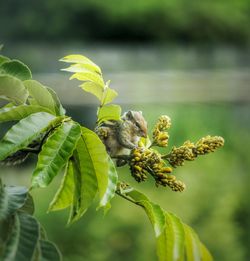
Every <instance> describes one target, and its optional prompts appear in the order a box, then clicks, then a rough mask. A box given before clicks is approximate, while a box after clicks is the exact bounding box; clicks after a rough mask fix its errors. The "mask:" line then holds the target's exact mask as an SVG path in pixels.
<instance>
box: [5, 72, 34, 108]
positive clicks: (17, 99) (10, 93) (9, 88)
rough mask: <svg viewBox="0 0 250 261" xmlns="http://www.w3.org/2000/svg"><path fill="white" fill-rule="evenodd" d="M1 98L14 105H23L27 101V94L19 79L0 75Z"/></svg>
mask: <svg viewBox="0 0 250 261" xmlns="http://www.w3.org/2000/svg"><path fill="white" fill-rule="evenodd" d="M1 96H2V97H3V98H6V99H7V100H10V101H12V102H14V103H15V104H23V103H25V101H26V100H27V98H28V96H29V93H28V91H27V90H26V88H25V87H24V85H23V83H22V82H21V81H20V80H19V79H17V78H15V77H12V76H9V75H0V97H1Z"/></svg>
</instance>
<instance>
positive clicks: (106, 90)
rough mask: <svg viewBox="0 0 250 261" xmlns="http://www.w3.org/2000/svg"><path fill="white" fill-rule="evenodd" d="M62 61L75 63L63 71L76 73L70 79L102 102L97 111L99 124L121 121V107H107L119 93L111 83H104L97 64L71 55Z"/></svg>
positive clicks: (85, 58) (80, 56) (79, 56)
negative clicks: (107, 121)
mask: <svg viewBox="0 0 250 261" xmlns="http://www.w3.org/2000/svg"><path fill="white" fill-rule="evenodd" d="M60 61H62V62H67V63H73V65H71V66H70V67H68V68H66V69H62V70H63V71H68V72H72V73H74V74H73V75H72V76H71V77H70V79H77V80H79V81H83V82H84V83H83V84H81V85H80V87H81V88H82V89H83V90H84V91H86V92H89V93H91V94H93V95H94V96H96V97H97V99H98V100H99V101H100V106H99V109H98V111H97V122H98V123H100V122H102V121H105V120H119V119H120V114H121V107H120V106H119V105H113V104H112V105H107V104H109V103H111V102H112V101H113V100H114V99H115V97H116V96H117V92H116V91H115V90H113V89H111V88H110V87H109V85H110V81H107V82H106V83H104V80H103V77H102V71H101V69H100V68H99V66H97V65H96V64H95V63H93V62H92V61H91V60H89V59H88V58H87V57H85V56H83V55H69V56H66V57H64V58H62V59H61V60H60Z"/></svg>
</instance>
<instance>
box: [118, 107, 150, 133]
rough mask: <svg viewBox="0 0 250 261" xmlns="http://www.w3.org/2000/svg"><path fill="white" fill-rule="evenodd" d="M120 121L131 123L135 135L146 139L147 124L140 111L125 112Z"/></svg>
mask: <svg viewBox="0 0 250 261" xmlns="http://www.w3.org/2000/svg"><path fill="white" fill-rule="evenodd" d="M122 120H127V121H131V122H132V123H133V125H134V127H135V133H136V135H137V136H139V137H145V138H146V137H147V122H146V120H145V119H144V117H143V116H142V112H141V111H127V112H125V113H124V114H123V116H122Z"/></svg>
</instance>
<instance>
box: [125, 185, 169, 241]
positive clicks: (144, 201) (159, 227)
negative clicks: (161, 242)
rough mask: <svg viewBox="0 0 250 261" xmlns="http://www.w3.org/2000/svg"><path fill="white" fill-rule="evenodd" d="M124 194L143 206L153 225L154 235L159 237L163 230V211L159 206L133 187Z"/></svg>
mask: <svg viewBox="0 0 250 261" xmlns="http://www.w3.org/2000/svg"><path fill="white" fill-rule="evenodd" d="M126 194H127V195H128V196H129V197H130V198H132V199H133V200H134V201H135V202H136V203H137V204H139V205H140V206H142V207H143V208H144V210H145V212H146V214H147V216H148V217H149V220H150V222H151V223H152V225H153V228H154V232H155V236H156V237H159V236H160V235H161V234H162V233H163V232H164V228H165V213H164V211H163V210H162V209H161V207H160V206H159V205H157V204H154V203H153V202H151V201H149V199H148V198H147V197H146V196H145V195H144V194H143V193H141V192H139V191H137V190H134V189H133V190H131V191H129V192H127V193H126Z"/></svg>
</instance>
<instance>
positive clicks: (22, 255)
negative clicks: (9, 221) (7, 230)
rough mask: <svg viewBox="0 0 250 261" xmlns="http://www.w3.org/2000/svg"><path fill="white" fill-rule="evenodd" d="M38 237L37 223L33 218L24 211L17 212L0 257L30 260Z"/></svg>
mask: <svg viewBox="0 0 250 261" xmlns="http://www.w3.org/2000/svg"><path fill="white" fill-rule="evenodd" d="M38 239H39V225H38V223H37V221H36V220H35V218H33V217H32V216H30V215H28V214H25V213H21V212H20V213H18V214H16V215H15V218H14V226H13V227H12V231H11V234H10V235H9V239H8V241H7V243H6V246H5V248H4V253H3V255H2V257H1V256H0V259H1V260H3V261H9V260H13V261H27V260H32V257H33V255H34V253H35V249H36V246H37V243H38Z"/></svg>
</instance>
